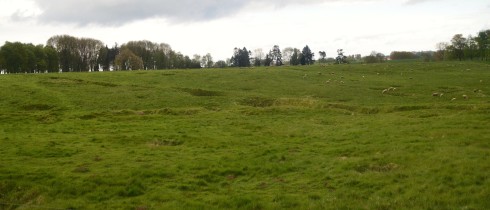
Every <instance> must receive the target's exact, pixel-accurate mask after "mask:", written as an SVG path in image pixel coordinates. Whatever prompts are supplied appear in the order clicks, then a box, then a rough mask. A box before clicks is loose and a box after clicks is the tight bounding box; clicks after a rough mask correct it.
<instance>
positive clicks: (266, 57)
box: [229, 45, 315, 67]
mask: <svg viewBox="0 0 490 210" xmlns="http://www.w3.org/2000/svg"><path fill="white" fill-rule="evenodd" d="M314 56H315V53H313V52H312V51H311V49H310V47H308V45H306V46H305V47H304V48H303V50H301V51H300V50H299V49H297V48H291V47H288V48H285V49H284V50H283V51H282V52H281V48H280V47H279V45H274V46H273V47H272V49H270V50H269V52H268V53H267V54H266V53H264V52H263V50H262V49H256V50H254V52H253V53H252V51H250V50H247V48H246V47H243V48H235V50H234V53H233V55H232V56H231V59H230V61H229V66H233V67H250V66H282V65H284V64H289V65H292V66H296V65H312V64H314V63H315V60H314V59H313V58H314Z"/></svg>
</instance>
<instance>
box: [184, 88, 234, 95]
mask: <svg viewBox="0 0 490 210" xmlns="http://www.w3.org/2000/svg"><path fill="white" fill-rule="evenodd" d="M176 89H177V90H180V91H182V92H185V93H189V94H191V95H193V96H208V97H209V96H223V95H225V94H224V93H223V92H220V91H212V90H204V89H200V88H176Z"/></svg>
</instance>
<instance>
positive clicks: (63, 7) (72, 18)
mask: <svg viewBox="0 0 490 210" xmlns="http://www.w3.org/2000/svg"><path fill="white" fill-rule="evenodd" d="M328 1H336V0H303V1H301V0H282V1H281V0H177V1H175V0H160V1H158V0H35V2H36V5H37V6H38V7H39V9H41V10H42V11H43V13H42V14H40V15H39V16H37V17H36V18H37V20H38V21H40V22H47V23H74V24H78V25H88V24H98V25H123V24H125V23H128V22H132V21H137V20H144V19H148V18H154V17H161V18H166V19H168V20H170V21H172V22H186V21H202V20H211V19H216V18H221V17H226V16H228V15H232V14H234V13H236V12H238V11H240V10H241V9H243V8H244V7H245V6H247V5H249V4H251V3H254V2H258V3H261V4H264V3H265V4H267V5H271V6H274V7H281V6H284V5H290V4H306V3H321V2H328ZM20 18H21V17H19V16H15V15H13V17H12V19H20Z"/></svg>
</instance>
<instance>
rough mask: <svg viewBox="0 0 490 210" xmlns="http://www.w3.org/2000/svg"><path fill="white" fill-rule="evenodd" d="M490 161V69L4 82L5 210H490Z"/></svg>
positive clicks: (0, 165) (107, 75)
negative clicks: (438, 94)
mask: <svg viewBox="0 0 490 210" xmlns="http://www.w3.org/2000/svg"><path fill="white" fill-rule="evenodd" d="M390 87H392V88H391V89H390ZM393 88H395V90H393ZM385 89H390V91H385V93H384V94H382V92H383V90H385ZM434 92H438V93H443V95H442V96H433V93H434ZM463 95H466V96H467V97H468V98H467V99H464V98H463ZM453 98H456V99H455V100H452V99H453ZM489 158H490V65H488V64H484V63H470V62H465V63H459V62H447V63H445V62H442V63H422V62H420V63H419V62H410V63H384V64H373V65H360V64H359V65H337V66H312V67H278V68H274V67H269V68H250V69H248V68H243V69H239V68H236V69H224V70H175V71H173V70H172V71H132V72H102V73H63V74H36V75H34V74H29V75H27V74H21V75H0V209H137V210H147V209H465V210H466V209H468V210H469V209H490V199H489V198H490V159H489Z"/></svg>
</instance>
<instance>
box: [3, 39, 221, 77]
mask: <svg viewBox="0 0 490 210" xmlns="http://www.w3.org/2000/svg"><path fill="white" fill-rule="evenodd" d="M212 65H214V62H213V58H212V56H211V54H209V53H208V54H206V55H204V56H199V55H194V56H193V58H190V57H189V56H185V55H183V54H182V53H180V52H175V51H174V50H172V48H171V47H170V45H168V44H165V43H153V42H150V41H130V42H128V43H125V44H123V45H121V46H118V45H117V44H115V45H114V46H112V47H108V46H107V45H104V44H103V42H102V41H100V40H96V39H92V38H77V37H73V36H69V35H57V36H53V37H51V38H49V39H48V41H47V42H46V45H45V46H43V45H33V44H24V43H20V42H6V43H5V44H4V45H3V46H2V47H1V48H0V70H3V71H6V72H4V73H39V72H42V73H44V72H60V71H61V72H87V71H102V70H103V71H109V70H115V71H118V70H138V69H145V70H148V69H186V68H201V67H212Z"/></svg>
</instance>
